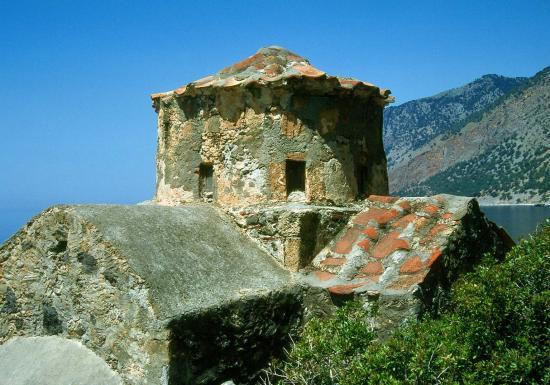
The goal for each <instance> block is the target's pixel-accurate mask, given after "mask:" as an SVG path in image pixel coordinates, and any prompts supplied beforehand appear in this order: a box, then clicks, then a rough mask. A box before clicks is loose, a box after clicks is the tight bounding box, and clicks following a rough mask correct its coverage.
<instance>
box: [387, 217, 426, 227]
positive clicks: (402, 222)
mask: <svg viewBox="0 0 550 385" xmlns="http://www.w3.org/2000/svg"><path fill="white" fill-rule="evenodd" d="M419 219H420V217H419V216H418V215H416V214H407V215H405V216H404V217H403V218H400V219H398V220H397V221H395V222H394V223H393V224H392V227H395V228H399V229H404V228H405V227H407V226H408V225H409V223H411V222H414V221H417V220H419Z"/></svg>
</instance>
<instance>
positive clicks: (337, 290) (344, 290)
mask: <svg viewBox="0 0 550 385" xmlns="http://www.w3.org/2000/svg"><path fill="white" fill-rule="evenodd" d="M366 284H367V282H361V283H350V284H348V285H335V286H331V287H329V288H328V291H329V292H331V293H332V294H339V295H342V294H343V295H345V294H351V293H353V289H356V288H358V287H361V286H364V285H366Z"/></svg>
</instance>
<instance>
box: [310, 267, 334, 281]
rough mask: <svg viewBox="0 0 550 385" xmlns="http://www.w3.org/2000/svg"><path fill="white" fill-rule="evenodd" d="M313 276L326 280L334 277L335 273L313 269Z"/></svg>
mask: <svg viewBox="0 0 550 385" xmlns="http://www.w3.org/2000/svg"><path fill="white" fill-rule="evenodd" d="M315 276H316V277H317V278H319V280H321V281H328V280H330V279H332V278H334V277H336V275H334V274H332V273H329V272H327V271H321V270H316V271H315Z"/></svg>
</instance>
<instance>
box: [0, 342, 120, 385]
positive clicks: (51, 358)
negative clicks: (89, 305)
mask: <svg viewBox="0 0 550 385" xmlns="http://www.w3.org/2000/svg"><path fill="white" fill-rule="evenodd" d="M29 384H41V385H73V384H78V385H122V380H121V378H120V376H119V375H118V374H117V373H116V372H114V371H113V370H112V369H111V368H110V367H109V365H107V364H106V363H105V361H103V360H102V359H101V358H99V357H98V356H97V355H96V354H94V352H92V351H91V350H90V349H88V348H87V347H85V346H84V345H82V344H81V343H80V342H78V341H74V340H69V339H66V338H61V337H56V336H47V337H15V338H13V339H11V340H9V341H8V342H6V343H5V344H3V345H0V385H29Z"/></svg>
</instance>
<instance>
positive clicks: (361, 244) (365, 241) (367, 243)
mask: <svg viewBox="0 0 550 385" xmlns="http://www.w3.org/2000/svg"><path fill="white" fill-rule="evenodd" d="M357 246H359V247H360V248H362V249H363V250H365V251H369V248H370V241H369V240H368V239H363V240H362V241H361V242H359V243H358V244H357Z"/></svg>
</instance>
